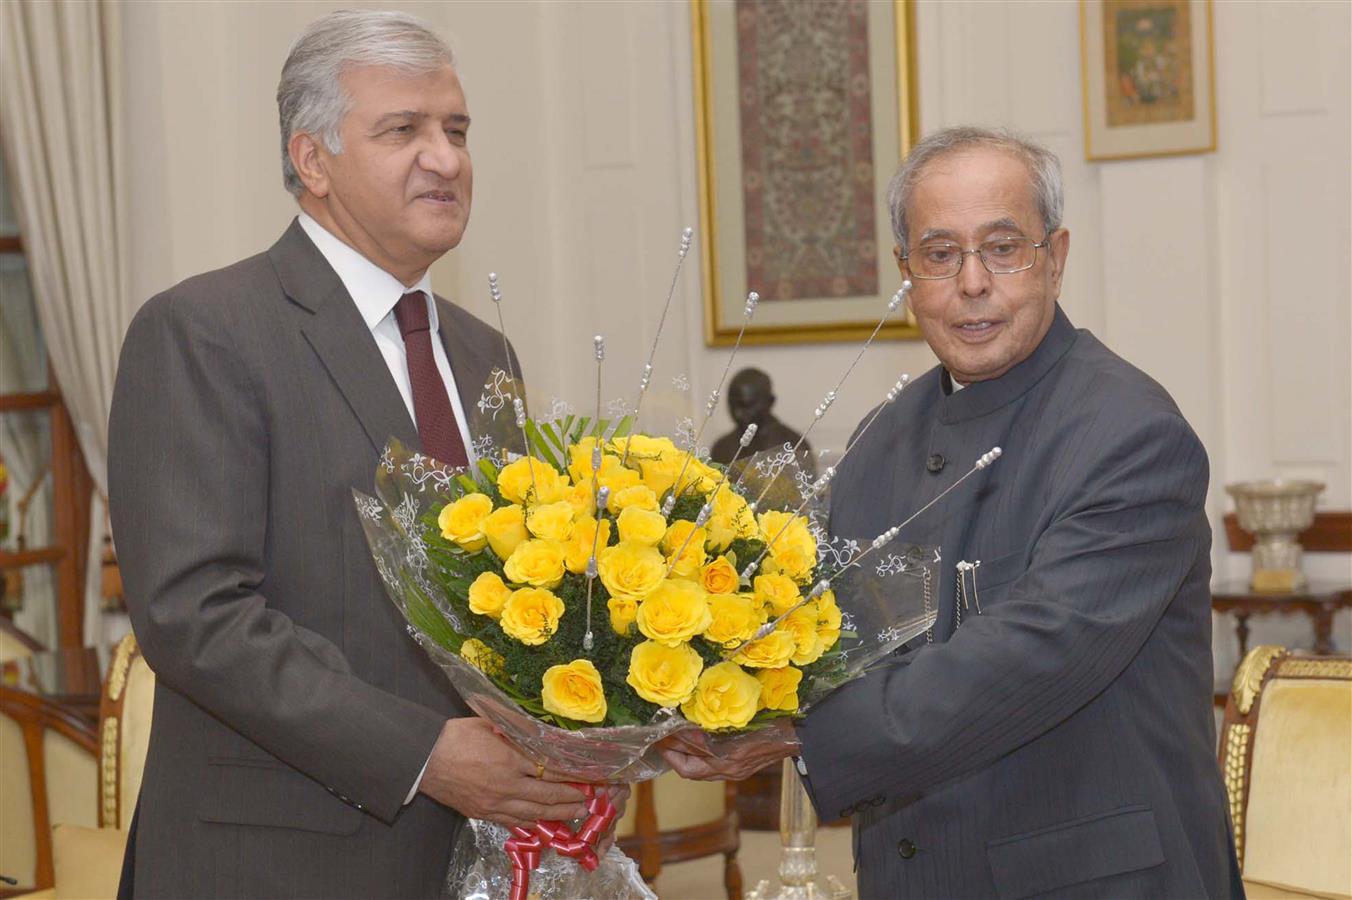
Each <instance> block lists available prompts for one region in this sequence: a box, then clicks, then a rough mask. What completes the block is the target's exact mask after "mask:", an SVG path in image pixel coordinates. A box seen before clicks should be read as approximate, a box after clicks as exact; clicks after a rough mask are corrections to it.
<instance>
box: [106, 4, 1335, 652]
mask: <svg viewBox="0 0 1352 900" xmlns="http://www.w3.org/2000/svg"><path fill="white" fill-rule="evenodd" d="M336 5H337V4H332V3H299V2H296V3H289V2H288V3H249V4H245V3H228V2H219V0H217V2H191V3H185V2H162V3H131V4H127V11H128V20H129V21H128V22H127V26H126V27H125V29H124V34H125V35H126V41H127V43H128V47H127V51H128V52H127V65H128V72H127V92H128V93H127V96H128V98H129V102H128V103H127V104H126V106H127V108H128V119H129V126H130V127H129V128H128V130H127V133H128V135H129V136H130V137H129V140H130V142H131V147H130V148H129V150H130V152H129V154H128V167H129V176H130V181H131V184H132V196H133V198H134V202H135V203H136V207H135V208H134V216H133V219H132V221H133V222H135V223H136V228H137V230H136V233H135V234H134V235H133V237H134V245H133V255H134V258H133V264H132V284H133V287H134V288H135V289H136V290H137V291H138V292H139V293H141V294H144V295H147V296H148V295H149V294H150V293H152V292H153V291H154V290H157V289H160V288H162V287H164V286H167V285H168V284H170V283H172V282H173V281H176V280H178V279H180V278H183V277H186V276H187V275H190V274H192V273H194V272H197V271H201V270H203V269H206V268H210V267H214V266H218V265H223V264H226V263H228V262H230V261H232V260H234V259H237V258H239V257H241V256H244V255H246V254H248V253H252V252H256V251H258V250H261V249H263V248H265V247H266V246H267V245H268V244H269V243H271V241H272V240H273V239H274V237H275V236H276V235H277V234H279V233H280V232H281V230H282V228H283V227H284V226H285V224H286V222H287V220H288V219H289V217H290V215H291V214H292V209H293V207H292V204H291V202H290V198H289V197H288V195H286V194H285V193H284V192H283V191H282V189H281V186H280V176H279V174H278V158H279V157H278V155H279V152H280V151H279V139H278V137H277V134H276V127H277V126H276V112H275V105H274V101H273V93H274V91H275V86H276V77H277V73H278V71H279V70H280V66H281V61H282V58H283V56H284V54H285V51H286V48H287V46H288V45H289V43H290V41H291V40H292V39H293V37H294V35H295V34H296V33H297V32H298V31H299V30H300V28H301V27H303V25H304V23H306V22H307V21H309V20H310V19H311V18H313V17H315V16H317V15H318V14H320V13H321V12H323V11H325V10H327V9H329V8H333V7H334V6H336ZM383 5H386V6H390V5H393V4H383ZM405 8H408V9H410V10H411V11H414V12H417V13H419V14H421V15H423V16H425V17H427V18H428V19H430V20H432V21H433V22H435V23H437V24H439V25H441V26H444V27H445V28H446V30H447V33H448V34H449V35H450V36H451V38H452V40H453V42H454V45H455V47H456V50H457V53H458V54H459V56H460V59H461V72H462V78H463V80H464V82H465V86H466V91H467V95H468V98H469V102H470V111H471V114H472V115H473V117H474V120H475V124H474V129H473V134H472V137H471V146H472V148H473V153H474V163H475V175H476V191H475V197H476V203H475V209H474V214H473V220H472V224H471V226H470V229H469V232H468V236H467V237H466V239H465V242H464V244H463V245H462V247H461V248H460V249H459V250H457V251H456V252H454V253H452V254H450V255H449V256H448V257H446V258H445V259H444V260H442V261H441V262H440V263H438V264H437V266H436V267H435V268H434V270H433V277H434V284H435V286H436V288H437V289H438V291H439V292H441V293H443V294H446V295H448V296H451V297H453V298H455V299H456V300H458V301H459V302H462V303H464V304H465V305H466V306H467V307H469V308H470V309H472V310H474V311H476V312H478V313H479V314H480V315H488V314H490V313H491V308H490V306H489V304H488V301H487V291H486V287H485V277H486V274H487V273H488V272H489V271H497V272H499V273H500V274H501V276H502V279H503V286H504V290H505V293H506V295H507V303H506V305H505V306H504V312H505V314H506V315H507V319H508V331H509V333H510V334H511V336H512V338H513V340H514V342H515V343H516V344H517V346H518V348H519V349H520V350H521V352H522V355H523V357H524V359H525V365H526V367H527V372H528V373H529V375H530V376H531V377H532V380H533V381H534V382H536V383H537V384H539V383H541V382H542V381H545V380H546V379H547V380H548V382H549V387H548V388H546V389H545V390H544V391H540V390H539V389H538V388H537V389H536V391H537V393H545V394H550V393H552V394H557V395H558V396H561V397H565V398H567V399H569V400H571V401H572V402H574V403H577V404H579V405H583V404H587V403H589V402H590V397H591V390H592V389H591V385H592V383H593V381H592V379H593V378H594V374H593V370H592V369H591V364H590V357H589V347H590V336H591V335H592V334H593V333H595V332H601V333H604V334H605V335H606V336H607V344H608V351H609V354H608V359H607V373H608V374H607V378H606V389H605V391H606V394H607V396H608V397H609V396H620V395H624V396H629V395H631V394H632V392H633V390H634V388H635V387H636V381H637V375H638V372H639V369H640V367H641V365H642V361H643V358H644V356H645V355H646V352H647V347H648V344H649V342H650V341H651V339H652V335H653V333H654V330H655V328H656V321H657V316H658V313H659V312H660V309H659V307H660V302H661V299H662V297H663V295H664V294H665V291H666V287H667V283H668V280H669V279H670V276H671V269H672V264H673V263H674V260H675V248H676V244H677V238H678V235H679V233H680V229H681V228H682V227H684V226H685V225H687V224H690V225H697V224H698V215H697V208H698V207H697V201H696V184H695V157H694V125H693V121H694V120H693V107H692V90H691V73H690V31H689V9H688V7H687V6H686V5H685V4H684V3H680V2H631V3H619V2H611V3H602V2H590V3H581V2H579V3H569V2H514V3H493V2H461V3H453V4H452V3H422V4H405ZM918 35H919V40H918V41H917V43H918V45H919V65H920V78H919V81H920V95H921V107H920V117H921V126H922V129H923V130H926V131H928V130H932V129H934V128H937V127H942V126H945V125H951V124H958V123H972V124H984V125H1009V126H1013V127H1015V128H1018V129H1020V130H1023V131H1025V132H1027V133H1029V134H1031V135H1032V136H1034V137H1036V138H1038V139H1040V140H1042V141H1043V142H1045V143H1046V144H1048V145H1049V146H1050V147H1052V148H1053V149H1054V150H1056V151H1057V152H1058V153H1059V154H1060V155H1061V158H1062V160H1063V163H1064V166H1065V173H1066V189H1067V212H1066V222H1067V224H1068V226H1069V227H1070V229H1071V232H1072V242H1071V255H1070V264H1069V269H1068V272H1067V276H1066V283H1065V287H1064V292H1063V297H1062V299H1063V303H1064V305H1065V308H1066V310H1067V312H1068V313H1069V315H1070V316H1071V318H1072V320H1073V321H1075V322H1076V324H1078V325H1080V326H1081V327H1087V328H1090V329H1091V330H1093V331H1094V332H1095V333H1096V334H1098V335H1099V336H1100V337H1101V338H1102V339H1103V340H1104V341H1105V342H1106V343H1107V344H1108V345H1109V346H1110V347H1112V348H1114V349H1115V350H1117V351H1118V352H1119V353H1121V354H1122V355H1123V356H1125V357H1126V358H1127V359H1129V360H1131V361H1133V362H1135V363H1136V364H1137V365H1139V366H1141V367H1142V368H1144V369H1145V370H1146V371H1147V372H1149V373H1150V374H1152V375H1153V376H1154V377H1155V378H1157V379H1158V380H1159V381H1160V382H1162V383H1163V384H1164V385H1165V386H1166V387H1167V388H1168V389H1169V390H1170V391H1171V392H1172V393H1173V395H1174V397H1175V398H1176V399H1177V400H1178V402H1179V404H1180V406H1181V407H1182V409H1183V411H1184V412H1185V414H1186V415H1187V416H1188V418H1189V419H1190V420H1191V421H1192V423H1193V425H1194V426H1195V427H1196V429H1197V431H1198V433H1199V434H1200V435H1201V436H1202V439H1203V441H1204V442H1205V443H1206V446H1207V448H1208V451H1209V452H1210V455H1211V462H1212V492H1211V500H1210V508H1211V511H1212V514H1213V519H1214V521H1215V523H1216V525H1217V526H1218V531H1217V534H1218V538H1219V536H1220V534H1221V532H1220V531H1219V522H1220V516H1221V515H1222V513H1223V512H1224V511H1225V510H1226V509H1228V508H1229V505H1228V501H1227V499H1226V497H1225V496H1224V492H1223V490H1222V487H1223V485H1224V484H1225V483H1227V482H1232V481H1237V480H1241V479H1250V478H1263V477H1268V476H1273V475H1285V476H1292V477H1294V476H1310V477H1317V478H1319V479H1320V480H1323V481H1325V482H1326V483H1327V484H1328V489H1327V491H1326V493H1325V495H1324V498H1323V506H1324V507H1325V508H1335V509H1348V508H1352V446H1350V445H1352V364H1349V358H1348V346H1349V342H1350V341H1352V318H1350V313H1349V311H1350V310H1352V303H1350V302H1349V298H1352V283H1350V281H1349V274H1350V271H1349V270H1350V267H1349V249H1348V248H1349V246H1352V224H1350V216H1349V197H1350V196H1352V185H1350V184H1349V164H1348V160H1349V159H1352V96H1350V95H1349V85H1352V71H1350V70H1349V62H1348V60H1349V56H1350V55H1352V5H1349V4H1347V3H1339V2H1307V0H1284V2H1239V0H1218V2H1216V4H1215V40H1216V81H1217V90H1216V99H1217V109H1218V119H1219V135H1218V140H1219V151H1218V152H1216V153H1214V154H1208V155H1201V156H1186V157H1177V158H1169V159H1148V160H1136V161H1122V162H1111V163H1093V164H1091V163H1087V162H1085V160H1084V155H1083V147H1082V139H1081V133H1082V130H1081V111H1080V110H1081V105H1080V75H1079V30H1078V14H1077V7H1076V4H1073V3H1070V2H1007V3H1002V4H995V3H987V2H959V0H947V2H942V3H940V2H937V0H925V2H922V3H921V4H920V6H919V8H918ZM691 262H692V263H696V262H698V260H697V258H696V257H694V256H692V259H691ZM889 277H890V276H889ZM699 285H700V280H699V278H698V272H697V270H696V269H695V268H694V266H691V267H690V268H689V269H688V270H687V272H686V274H685V277H684V278H683V280H682V282H681V285H680V288H679V292H678V297H677V303H678V304H679V307H678V311H679V314H674V315H673V316H672V318H671V320H669V321H668V324H667V328H666V333H665V336H664V351H663V353H662V354H660V355H659V359H658V373H657V376H656V378H655V383H660V382H663V381H664V380H665V382H666V383H669V381H670V376H671V375H673V374H675V373H676V372H678V371H686V372H689V374H690V376H691V381H692V383H693V386H694V387H693V391H692V394H691V396H692V397H694V398H695V401H694V402H695V403H696V404H701V403H702V398H703V397H704V396H705V395H707V393H708V391H709V390H710V389H711V388H712V387H713V383H714V380H715V379H716V378H717V376H718V374H719V373H720V372H721V371H722V368H723V362H724V360H725V359H726V356H725V351H723V350H710V349H708V348H705V347H704V346H703V341H702V337H701V335H702V325H701V315H702V312H701V304H700V297H699V290H700V288H699ZM852 355H853V348H852V347H851V346H848V345H840V344H837V345H818V346H789V347H756V348H752V349H747V350H744V351H743V355H742V356H741V357H740V362H742V363H745V364H754V365H758V366H761V367H762V368H764V369H766V370H767V371H769V372H770V374H771V375H772V376H773V378H774V380H775V384H776V389H777V393H778V395H779V398H780V402H779V410H778V411H779V412H780V414H781V415H782V417H783V418H784V419H785V420H786V421H788V422H789V423H790V424H796V425H799V426H800V427H801V426H802V425H803V424H805V423H806V422H807V421H808V420H809V419H810V416H811V410H812V408H813V407H814V406H816V404H817V403H818V402H820V400H821V395H822V394H823V393H824V392H825V391H826V390H827V388H829V387H830V385H831V382H832V381H833V380H834V377H835V376H836V375H837V373H839V372H840V371H841V370H842V369H843V368H844V366H845V364H846V363H847V361H848V359H849V358H850V357H851V356H852ZM933 363H934V360H933V357H932V355H931V354H930V353H929V351H928V349H927V348H925V347H924V345H923V344H919V343H889V344H884V345H881V346H880V347H879V348H877V349H875V350H874V351H873V352H872V353H871V354H870V355H869V356H868V357H866V358H865V361H864V363H863V364H862V365H861V366H860V368H859V369H858V370H857V371H856V373H855V375H854V376H852V380H851V382H850V385H849V388H848V389H847V390H846V391H845V392H844V393H843V394H842V396H841V399H840V401H839V402H838V403H837V405H836V407H835V409H834V410H833V412H832V414H831V415H830V416H828V417H827V419H825V420H823V422H822V424H821V427H820V428H819V430H818V431H817V433H816V435H815V437H816V441H815V442H816V444H817V446H818V447H819V448H820V447H836V448H838V447H839V446H840V444H841V443H842V442H843V439H844V438H845V437H846V436H847V435H848V433H849V431H850V429H851V428H852V426H853V424H854V423H855V421H857V420H858V418H859V417H860V416H861V415H862V414H863V412H864V411H866V410H867V409H868V407H869V406H871V405H872V404H873V403H874V402H875V400H876V399H877V397H878V396H880V395H881V394H882V393H883V392H884V391H885V390H886V388H887V386H888V385H889V384H890V383H891V382H892V381H893V380H894V379H895V378H896V375H897V373H899V372H901V371H909V372H911V373H912V374H919V373H920V372H922V371H924V370H925V369H926V368H928V367H929V366H931V365H933ZM727 427H728V422H727V420H726V419H725V418H722V416H721V414H720V417H719V418H718V419H716V420H715V422H714V423H713V424H712V425H711V427H710V432H709V434H711V435H712V434H716V433H719V432H722V431H724V430H726V429H727ZM1220 543H1221V544H1223V538H1220ZM1215 562H1216V570H1217V576H1218V578H1239V577H1243V575H1244V574H1245V572H1246V571H1247V565H1248V563H1247V557H1244V556H1238V555H1232V554H1228V553H1226V552H1224V548H1223V546H1221V547H1218V549H1217V552H1216V560H1215ZM1307 568H1308V570H1309V571H1310V572H1312V573H1313V574H1315V575H1322V576H1325V577H1341V578H1343V579H1347V578H1348V577H1349V576H1352V562H1349V558H1348V557H1347V556H1346V555H1340V556H1334V557H1324V558H1315V557H1311V558H1309V560H1308V564H1307ZM1268 634H1269V636H1271V637H1275V638H1276V639H1278V640H1285V641H1288V642H1294V643H1298V642H1300V641H1303V640H1308V637H1307V633H1306V630H1305V628H1304V626H1303V625H1302V624H1301V623H1293V624H1289V625H1287V626H1284V627H1279V628H1277V629H1276V630H1275V631H1273V630H1270V631H1269V632H1268ZM1256 637H1260V638H1261V637H1263V634H1262V632H1261V631H1260V632H1258V633H1257V634H1256ZM1340 640H1341V643H1342V646H1343V647H1344V648H1347V647H1348V644H1349V637H1348V629H1346V628H1345V627H1344V628H1343V629H1342V634H1341V637H1340ZM1218 649H1220V650H1221V654H1220V655H1221V657H1222V658H1221V659H1220V660H1218V666H1225V665H1226V664H1227V659H1226V657H1227V655H1228V654H1227V648H1226V646H1225V644H1224V642H1222V643H1221V644H1220V645H1219V646H1218Z"/></svg>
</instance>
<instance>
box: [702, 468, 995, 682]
mask: <svg viewBox="0 0 1352 900" xmlns="http://www.w3.org/2000/svg"><path fill="white" fill-rule="evenodd" d="M1003 452H1004V451H1003V450H1001V449H1000V448H999V447H992V448H991V449H990V450H988V451H987V452H985V453H983V454H981V457H980V458H979V459H977V461H976V463H975V464H973V466H972V468H970V469H968V470H967V472H966V473H964V474H963V476H962V477H961V478H959V479H958V480H957V481H955V482H953V483H952V484H950V485H949V486H948V487H946V488H944V490H943V491H941V492H940V493H939V496H937V497H935V498H934V499H933V500H931V501H930V502H928V503H926V504H925V505H924V506H922V507H920V509H918V510H916V511H915V512H914V513H912V514H911V515H910V516H909V517H908V518H907V519H906V520H905V521H903V522H899V523H897V524H896V525H893V526H892V527H891V528H889V529H887V530H886V531H884V532H883V533H882V534H880V535H878V536H877V537H875V538H874V539H873V541H872V542H871V543H870V544H869V545H868V547H866V548H865V549H864V550H863V551H862V552H860V553H859V555H858V556H855V557H854V558H853V559H851V560H850V561H849V563H847V564H846V565H845V566H844V567H843V568H841V569H840V571H839V572H836V573H835V574H834V575H832V576H831V577H830V578H823V579H822V580H820V581H818V582H817V583H816V584H815V585H813V586H812V591H811V592H810V593H809V594H808V595H807V596H806V597H804V598H803V599H802V600H799V601H798V602H797V603H795V604H794V605H793V606H790V607H789V608H788V609H786V610H785V611H784V612H783V613H781V614H780V615H779V616H777V617H776V618H775V619H773V620H771V621H769V622H766V623H765V624H764V625H762V626H761V627H760V628H757V629H756V633H755V634H753V635H752V636H751V637H750V638H748V639H747V640H745V641H742V642H741V643H740V644H737V645H736V646H735V647H733V648H732V649H731V650H729V651H728V652H727V653H726V654H724V658H725V659H729V658H731V657H733V656H736V655H737V652H738V651H739V650H741V649H742V648H743V647H745V646H746V645H747V644H750V643H752V642H754V641H758V640H760V639H761V638H764V637H766V636H768V635H769V634H771V633H772V632H774V630H775V629H776V628H778V627H779V625H780V623H781V622H783V621H784V620H785V619H787V618H788V617H789V616H791V615H793V614H794V613H795V612H797V611H798V610H800V609H802V608H803V607H804V606H806V605H807V604H809V603H811V602H812V601H813V600H816V599H817V598H818V597H820V596H821V595H822V594H824V593H826V592H827V591H828V590H830V589H831V582H833V581H835V580H836V579H837V578H839V577H840V576H841V575H842V574H843V573H844V572H846V571H848V570H849V569H851V568H853V567H854V566H857V565H858V564H859V563H860V562H862V561H863V559H864V557H866V556H868V555H869V554H870V553H873V552H874V551H876V550H881V549H882V548H883V547H886V546H887V545H888V544H890V543H891V542H892V541H893V540H894V539H895V538H896V536H897V535H898V534H899V533H900V532H901V529H903V528H905V527H906V526H907V525H909V524H911V523H912V522H914V521H915V520H916V519H917V518H919V516H920V515H921V514H922V513H924V512H925V511H926V510H927V509H929V508H930V507H932V506H933V505H934V504H936V503H938V502H939V501H940V500H942V499H943V498H944V497H946V496H948V494H949V493H950V492H952V491H953V490H955V489H956V488H957V487H958V485H960V484H962V483H963V482H964V481H966V480H967V479H968V478H970V477H972V476H973V475H975V474H976V473H977V472H979V471H981V470H982V469H985V468H987V467H989V466H990V465H991V464H992V463H994V462H995V461H996V460H997V459H999V458H1000V456H1001V454H1002V453H1003Z"/></svg>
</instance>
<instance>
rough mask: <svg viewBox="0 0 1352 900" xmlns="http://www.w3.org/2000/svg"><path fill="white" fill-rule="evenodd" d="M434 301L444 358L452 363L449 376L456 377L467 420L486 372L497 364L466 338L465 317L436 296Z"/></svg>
mask: <svg viewBox="0 0 1352 900" xmlns="http://www.w3.org/2000/svg"><path fill="white" fill-rule="evenodd" d="M436 301H437V320H438V322H439V324H440V326H441V329H440V330H441V334H440V337H441V343H442V346H443V347H444V348H445V350H446V359H447V360H449V361H450V363H451V374H452V375H454V376H455V390H456V393H458V394H459V395H460V406H461V408H462V409H463V410H464V411H465V416H466V417H470V416H471V412H472V410H473V409H474V408H475V404H477V403H478V402H479V398H480V397H481V396H483V393H484V386H485V385H486V384H487V383H488V376H489V373H491V372H492V371H493V367H494V366H495V365H497V363H496V362H495V360H494V359H493V357H492V356H491V354H489V353H488V352H487V350H486V348H484V347H480V346H478V345H476V344H475V342H474V341H471V340H469V339H468V333H469V329H468V328H466V327H463V326H462V324H461V317H462V316H464V315H467V314H466V313H464V312H463V311H462V310H460V309H458V308H456V307H455V306H452V305H451V304H450V303H448V302H447V301H445V300H443V299H442V298H441V297H437V298H436Z"/></svg>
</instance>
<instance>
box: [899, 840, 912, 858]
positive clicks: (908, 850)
mask: <svg viewBox="0 0 1352 900" xmlns="http://www.w3.org/2000/svg"><path fill="white" fill-rule="evenodd" d="M897 852H898V853H899V854H901V858H902V859H910V858H911V857H913V856H915V844H914V843H913V842H912V841H911V839H910V838H902V839H901V840H900V841H899V842H897Z"/></svg>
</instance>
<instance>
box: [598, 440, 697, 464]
mask: <svg viewBox="0 0 1352 900" xmlns="http://www.w3.org/2000/svg"><path fill="white" fill-rule="evenodd" d="M606 449H607V450H609V451H610V452H611V453H614V454H615V455H616V456H619V457H620V458H623V457H624V456H625V454H626V453H628V455H629V461H630V462H634V461H635V460H637V461H639V462H640V463H642V462H643V461H645V460H657V459H671V458H673V457H677V456H680V455H681V451H680V450H679V449H677V447H676V445H675V444H673V443H672V442H671V438H665V437H650V436H648V435H646V434H631V435H625V436H624V437H617V438H614V439H612V440H611V442H610V446H609V447H607V448H606Z"/></svg>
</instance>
